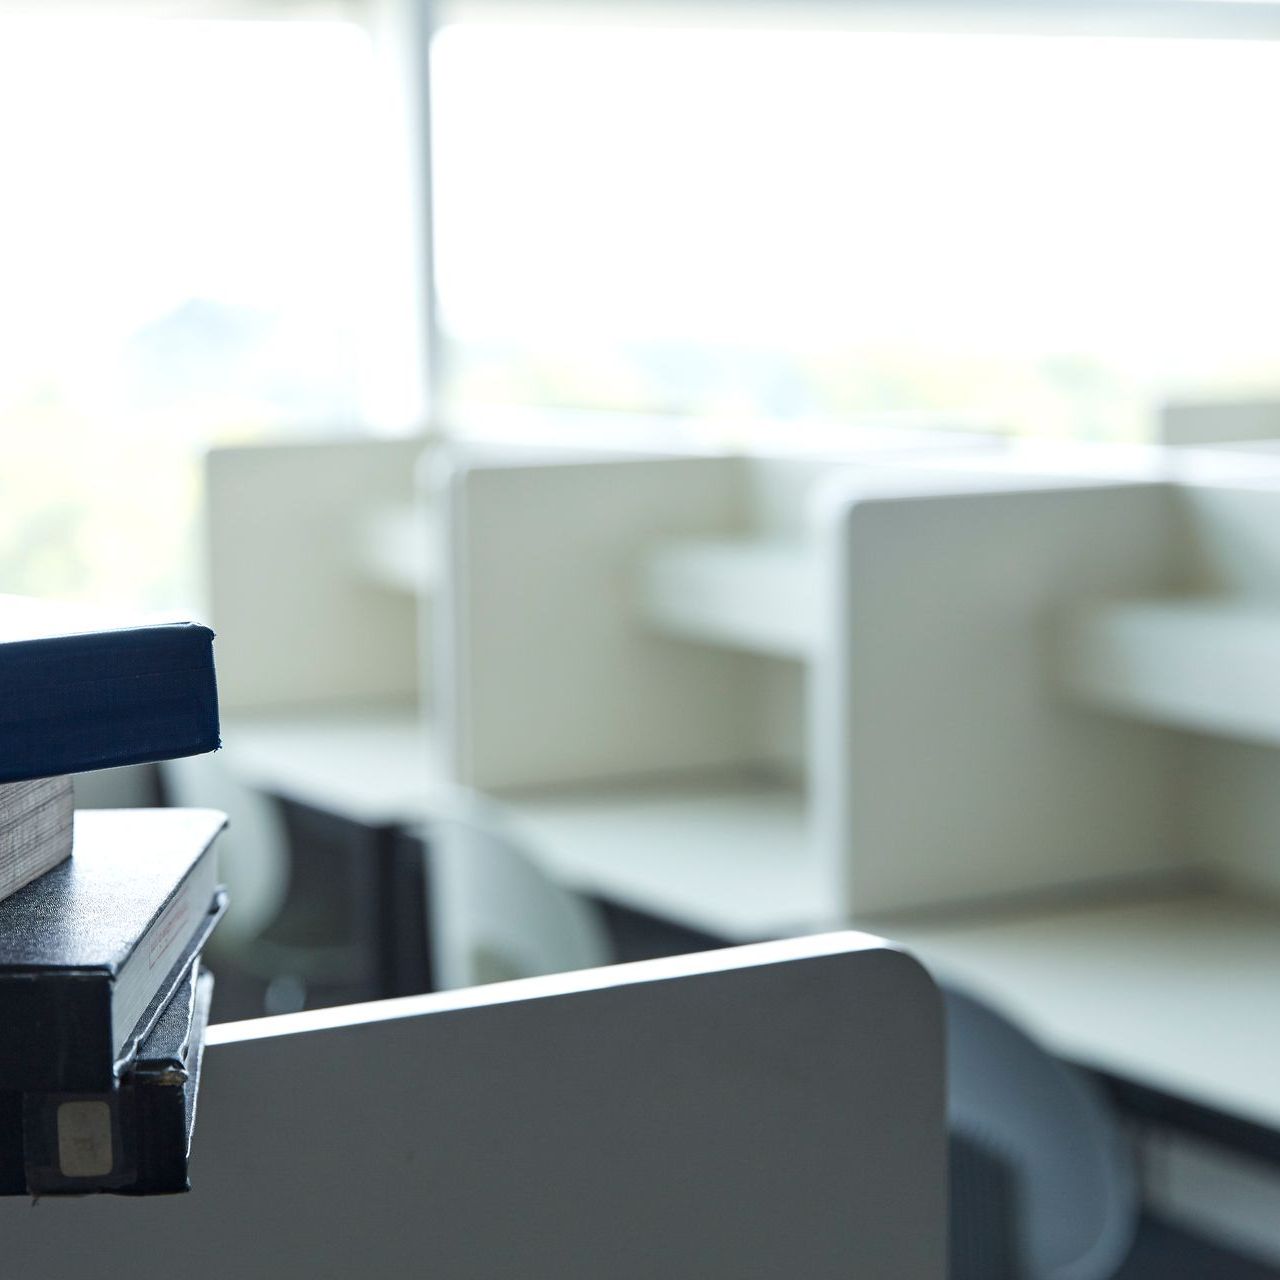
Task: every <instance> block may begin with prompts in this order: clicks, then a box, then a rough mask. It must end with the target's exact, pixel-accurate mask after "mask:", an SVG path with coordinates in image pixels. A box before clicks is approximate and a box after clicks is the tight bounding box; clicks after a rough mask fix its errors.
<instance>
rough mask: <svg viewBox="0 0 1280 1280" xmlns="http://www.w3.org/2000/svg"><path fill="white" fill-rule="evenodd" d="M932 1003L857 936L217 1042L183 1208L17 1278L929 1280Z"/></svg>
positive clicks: (42, 1258)
mask: <svg viewBox="0 0 1280 1280" xmlns="http://www.w3.org/2000/svg"><path fill="white" fill-rule="evenodd" d="M942 1053H943V1038H942V1025H941V1007H940V1001H939V999H938V994H937V992H936V990H934V988H933V986H932V984H931V983H930V981H929V979H928V977H927V976H926V975H925V974H924V972H923V970H922V969H921V968H920V966H919V965H918V964H916V963H915V962H914V961H913V960H911V959H910V957H908V956H906V955H905V954H903V953H901V952H899V951H895V950H892V949H890V948H888V947H885V946H884V945H882V944H880V943H878V942H877V940H875V939H872V938H868V937H866V936H865V935H855V934H844V935H838V936H832V937H826V938H812V939H802V940H800V941H797V942H787V943H773V944H766V945H763V946H760V947H752V948H745V949H741V950H730V951H721V952H718V953H713V954H709V955H704V956H692V957H683V958H679V959H674V960H664V961H655V962H649V963H646V964H641V965H626V966H617V967H614V968H610V969H597V970H589V971H585V972H582V973H578V974H571V975H564V976H558V977H554V978H537V979H531V980H526V981H522V982H513V983H507V984H501V985H498V986H492V987H486V988H480V989H471V990H467V991H459V992H449V993H446V994H443V995H437V996H422V997H411V998H408V999H404V1000H396V1001H385V1002H382V1003H380V1004H373V1005H360V1006H353V1007H350V1008H346V1009H334V1010H322V1011H318V1012H314V1013H303V1014H294V1015H289V1016H286V1017H282V1018H266V1019H260V1020H257V1021H255V1022H248V1023H238V1024H229V1025H225V1026H220V1027H217V1026H215V1027H212V1028H210V1031H209V1039H208V1048H207V1051H206V1054H205V1060H204V1068H203V1079H202V1083H201V1092H200V1099H199V1107H198V1112H197V1119H196V1126H195V1140H194V1148H193V1154H192V1159H191V1176H192V1183H193V1187H192V1190H191V1192H190V1193H189V1194H188V1195H185V1196H164V1197H156V1198H152V1199H147V1200H141V1201H139V1200H126V1199H120V1198H116V1197H110V1196H98V1197H89V1198H61V1199H53V1200H51V1199H44V1200H42V1201H41V1202H40V1203H39V1204H38V1205H33V1204H31V1203H30V1202H29V1201H27V1200H25V1199H11V1200H9V1201H7V1202H5V1203H3V1204H2V1205H0V1232H2V1233H3V1237H4V1256H5V1265H6V1267H7V1268H8V1270H6V1274H7V1275H14V1276H18V1275H30V1276H36V1275H40V1276H49V1277H70V1276H93V1277H98V1276H103V1277H106V1276H112V1277H115V1276H130V1277H134V1278H135V1280H152V1278H159V1277H169V1276H172V1275H174V1274H175V1272H176V1273H179V1274H181V1275H183V1276H186V1277H190V1280H223V1278H224V1277H227V1276H236V1277H267V1276H270V1277H273V1280H293V1278H297V1280H302V1278H303V1277H305V1278H306V1280H328V1278H330V1277H333V1278H335V1280H336V1278H337V1277H342V1278H343V1280H346V1278H347V1277H350V1276H359V1275H367V1276H375V1277H393V1276H395V1277H399V1276H411V1275H424V1276H440V1277H442V1280H495V1277H502V1276H520V1277H524V1278H525V1280H600V1278H601V1277H605V1276H608V1277H610V1278H611V1280H642V1278H644V1280H647V1278H648V1277H652V1276H663V1277H666V1278H667V1280H708V1277H711V1276H732V1277H734V1280H791V1277H796V1276H803V1277H805V1278H806V1280H827V1278H828V1277H829V1278H830V1280H845V1278H846V1277H849V1276H853V1275H860V1276H866V1277H874V1278H875V1280H942V1277H943V1275H944V1273H945V1269H946V1132H945V1124H946V1121H945V1097H944V1085H943V1063H942Z"/></svg>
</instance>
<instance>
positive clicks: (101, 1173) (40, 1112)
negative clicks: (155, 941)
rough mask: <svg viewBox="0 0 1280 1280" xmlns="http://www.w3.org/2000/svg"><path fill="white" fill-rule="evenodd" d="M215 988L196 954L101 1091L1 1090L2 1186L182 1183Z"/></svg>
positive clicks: (158, 1189)
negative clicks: (125, 1063) (125, 1064)
mask: <svg viewBox="0 0 1280 1280" xmlns="http://www.w3.org/2000/svg"><path fill="white" fill-rule="evenodd" d="M212 994H213V977H212V975H211V974H209V973H207V972H206V971H204V970H202V969H201V967H200V960H199V957H198V956H197V957H196V958H195V959H194V960H193V961H192V962H191V963H190V964H189V965H188V966H187V968H186V969H185V971H184V973H183V976H182V981H181V982H180V983H179V984H178V987H177V989H176V990H175V991H174V993H173V995H172V997H171V998H170V1000H169V1003H168V1004H167V1005H166V1006H165V1008H164V1009H163V1010H162V1012H161V1014H160V1017H159V1019H158V1020H157V1021H156V1024H155V1026H154V1027H153V1028H152V1029H151V1032H150V1034H149V1035H148V1036H147V1038H146V1039H145V1040H144V1041H143V1042H142V1044H141V1045H140V1046H139V1048H138V1053H137V1056H136V1057H135V1059H134V1060H133V1062H132V1063H131V1064H130V1066H129V1068H128V1070H127V1071H125V1072H124V1074H123V1075H122V1076H121V1077H120V1079H119V1082H118V1083H117V1084H116V1086H115V1087H114V1088H113V1089H111V1090H109V1091H108V1092H105V1093H25V1094H21V1093H6V1094H0V1194H5V1195H28V1194H30V1195H84V1194H86V1193H88V1192H110V1193H112V1194H115V1195H164V1194H169V1193H172V1192H179V1191H186V1190H188V1189H189V1188H190V1185H191V1184H190V1179H189V1177H188V1173H187V1162H188V1159H189V1157H190V1154H191V1139H192V1133H193V1131H194V1127H195V1116H196V1099H197V1095H198V1091H199V1085H200V1064H201V1058H202V1055H203V1052H204V1033H205V1027H206V1026H207V1024H208V1021H209V1002H210V999H211V998H212Z"/></svg>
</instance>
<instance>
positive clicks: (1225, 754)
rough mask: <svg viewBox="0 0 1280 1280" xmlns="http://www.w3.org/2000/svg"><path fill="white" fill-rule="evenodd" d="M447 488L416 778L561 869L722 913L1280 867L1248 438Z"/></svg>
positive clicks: (1261, 873)
mask: <svg viewBox="0 0 1280 1280" xmlns="http://www.w3.org/2000/svg"><path fill="white" fill-rule="evenodd" d="M441 510H442V512H443V514H444V516H445V519H446V522H447V531H446V534H445V541H446V544H447V545H448V546H449V547H450V552H449V555H450V557H451V560H450V570H449V572H448V574H447V575H445V576H446V580H447V584H448V585H446V587H445V597H446V602H447V603H446V606H445V607H444V608H443V609H442V610H441V615H440V617H441V621H442V624H443V626H442V634H443V636H444V643H443V647H442V651H444V652H448V653H449V654H450V655H451V665H450V671H451V681H450V685H449V690H448V694H447V697H446V700H445V714H444V716H443V719H442V732H443V739H444V745H443V752H444V761H445V766H444V767H445V768H446V770H447V771H448V772H449V774H450V776H452V777H453V778H455V779H457V780H458V781H461V782H464V783H466V784H468V785H471V786H475V787H477V788H479V789H481V790H485V791H489V792H493V793H497V794H499V795H502V796H505V797H507V798H509V799H511V800H512V801H513V803H516V804H517V805H518V807H519V808H520V809H521V810H522V811H523V812H524V813H525V814H526V815H527V816H528V817H529V818H530V820H531V822H532V824H533V829H535V830H536V831H537V833H538V834H539V835H540V836H541V838H542V840H543V844H544V846H545V849H546V853H547V856H548V858H549V860H550V861H551V862H552V864H553V866H554V867H555V869H557V870H559V871H560V872H561V873H562V874H565V875H566V876H567V877H568V878H569V879H571V880H572V881H574V882H575V883H577V884H579V885H580V886H582V887H584V888H589V889H592V890H595V891H597V892H603V893H605V894H607V895H609V896H619V895H621V896H622V897H623V898H624V900H626V901H628V902H629V903H630V905H635V906H642V907H647V908H648V909H652V910H655V911H658V912H659V913H661V914H667V915H672V916H674V918H676V919H679V920H682V921H684V922H685V923H690V924H695V925H698V926H700V927H703V928H707V929H709V930H710V931H712V932H715V931H717V930H723V931H725V932H727V934H728V936H731V937H744V936H750V935H751V931H752V930H758V931H760V932H776V931H778V930H782V929H785V928H787V927H799V926H804V925H814V924H820V923H823V922H825V921H830V920H832V919H848V918H860V917H868V916H871V917H875V916H878V915H883V914H885V913H901V912H904V911H907V912H910V911H914V910H919V909H921V908H935V907H943V906H952V907H955V906H973V905H982V904H984V903H990V902H993V901H999V900H1010V901H1017V900H1022V899H1027V898H1028V897H1031V898H1034V897H1035V896H1037V895H1043V894H1049V895H1053V894H1054V893H1070V894H1078V893H1080V892H1082V891H1090V890H1091V891H1094V892H1097V891H1103V890H1107V889H1111V888H1129V889H1132V888H1134V887H1135V886H1136V887H1138V888H1141V887H1142V886H1144V885H1146V886H1148V887H1150V886H1156V885H1158V884H1165V885H1168V884H1172V883H1175V882H1180V881H1185V880H1186V879H1187V877H1188V875H1190V874H1193V873H1196V872H1202V871H1205V870H1209V871H1213V872H1217V873H1221V874H1227V873H1230V874H1233V875H1242V876H1248V877H1252V879H1253V880H1254V881H1255V882H1257V883H1267V884H1271V883H1280V873H1277V872H1275V871H1273V870H1272V863H1273V862H1274V859H1271V858H1270V857H1269V855H1268V848H1269V846H1268V840H1269V833H1271V832H1272V831H1274V830H1276V829H1277V828H1276V827H1275V825H1274V824H1275V820H1276V819H1280V805H1277V804H1276V803H1275V802H1274V801H1273V800H1272V798H1271V797H1272V796H1273V795H1274V794H1275V793H1276V792H1277V791H1278V790H1280V788H1275V787H1274V786H1273V785H1272V784H1273V782H1275V781H1277V780H1278V779H1277V777H1276V776H1274V775H1273V768H1272V767H1273V765H1274V757H1272V756H1271V755H1270V754H1268V751H1267V749H1266V748H1257V747H1256V745H1255V747H1253V748H1250V747H1249V746H1247V745H1242V743H1249V742H1253V743H1255V744H1256V743H1257V742H1258V741H1264V742H1270V741H1273V740H1274V741H1280V736H1278V737H1275V738H1274V739H1273V738H1271V737H1269V736H1268V735H1272V734H1273V732H1274V724H1275V723H1276V722H1277V714H1276V711H1275V708H1274V707H1273V701H1274V695H1273V693H1272V692H1271V690H1272V682H1271V681H1270V680H1269V678H1268V676H1267V666H1268V663H1269V662H1271V661H1272V657H1271V655H1272V654H1273V653H1274V652H1275V651H1276V650H1275V645H1274V644H1273V641H1275V640H1277V627H1276V626H1275V625H1273V623H1272V620H1271V619H1272V616H1273V615H1272V613H1271V604H1270V600H1271V599H1272V598H1273V597H1275V598H1280V467H1278V466H1277V465H1276V463H1275V462H1273V461H1269V460H1267V459H1266V458H1264V457H1263V456H1262V455H1258V456H1256V457H1252V456H1250V457H1246V456H1244V455H1243V454H1238V455H1235V456H1227V457H1226V458H1218V457H1215V456H1213V455H1203V456H1198V455H1194V454H1191V453H1187V452H1180V453H1178V454H1176V456H1175V455H1173V454H1169V453H1166V452H1164V451H1161V450H1159V449H1154V450H1152V449H1148V450H1131V451H1106V450H1101V449H1092V450H1091V449H1079V448H1077V449H1071V450H1065V451H1064V450H1057V451H1047V452H1037V451H1034V450H1033V451H1029V452H1028V453H1025V454H1016V453H1014V454H1006V455H1003V456H1001V457H999V458H996V457H994V456H993V457H990V458H983V457H976V458H975V457H974V456H967V457H961V458H955V459H950V460H948V459H945V458H942V457H931V458H924V457H921V458H917V459H903V458H898V459H894V460H892V461H886V460H880V461H879V462H871V461H867V460H864V461H863V462H862V463H860V464H858V463H847V464H846V465H844V466H842V467H840V468H832V467H831V466H829V465H828V466H826V467H818V466H814V465H812V464H809V465H805V464H798V463H796V462H795V461H794V460H782V459H763V458H753V459H742V458H736V459H666V460H659V461H644V462H637V461H614V462H607V463H600V462H597V463H591V464H575V465H569V466H548V467H541V468H538V469H536V470H531V469H528V468H503V467H485V468H463V469H461V470H459V471H457V472H456V473H455V474H454V475H453V477H452V479H451V481H450V482H449V485H448V488H447V492H446V494H445V496H444V500H443V502H442V503H441ZM1224 655H1225V656H1224ZM1246 672H1247V674H1246ZM1233 690H1234V692H1233ZM1206 735H1211V736H1206ZM1259 750H1262V752H1263V754H1261V755H1259V754H1257V752H1258V751H1259Z"/></svg>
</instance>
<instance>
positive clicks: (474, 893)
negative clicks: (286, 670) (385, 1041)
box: [427, 803, 1138, 1280]
mask: <svg viewBox="0 0 1280 1280" xmlns="http://www.w3.org/2000/svg"><path fill="white" fill-rule="evenodd" d="M427 835H428V838H427V846H428V859H429V863H428V871H429V883H430V885H431V891H430V893H429V895H428V897H429V900H430V902H431V907H430V930H431V938H432V944H433V951H434V964H435V973H436V980H437V984H438V985H439V986H440V987H458V986H470V985H474V984H477V983H483V982H492V981H502V980H506V979H511V978H527V977H535V976H538V975H540V974H547V973H556V972H564V971H567V970H570V969H580V968H587V967H594V966H596V965H603V964H608V963H609V962H610V959H611V947H610V944H609V940H608V936H607V934H606V932H605V928H604V924H603V921H602V919H601V916H600V913H599V912H598V911H597V909H596V908H595V907H594V906H593V904H592V903H590V902H589V901H588V900H586V899H585V898H582V897H581V896H579V895H577V894H574V893H572V892H571V891H569V890H568V889H565V888H563V887H562V886H561V885H559V884H558V883H557V882H555V881H554V880H553V879H552V878H551V877H550V876H548V875H546V874H545V873H544V872H543V871H542V870H541V869H540V867H539V866H538V864H537V861H536V856H534V854H533V851H532V850H531V848H530V846H529V844H528V843H527V842H526V841H524V840H522V838H521V836H520V834H519V833H518V832H517V831H516V830H514V829H513V828H512V827H511V826H510V825H509V823H508V822H507V820H506V819H505V818H504V816H503V815H502V813H501V811H500V810H498V809H497V808H496V806H491V805H486V804H483V803H476V804H474V805H472V806H470V807H467V806H466V805H465V804H464V805H462V806H461V807H460V808H459V809H458V810H457V811H455V812H453V813H450V814H445V815H441V817H440V818H439V819H438V820H437V821H435V822H433V823H432V825H431V828H430V830H429V831H428V833H427ZM943 995H944V999H945V1003H946V1011H947V1052H948V1097H947V1101H948V1122H949V1126H950V1131H951V1142H950V1145H951V1263H950V1272H949V1274H950V1277H951V1280H1110V1277H1112V1276H1114V1275H1115V1273H1116V1271H1117V1269H1118V1268H1119V1267H1120V1265H1121V1264H1122V1262H1123V1260H1124V1258H1125V1256H1126V1255H1127V1254H1128V1252H1129V1249H1130V1247H1131V1244H1132V1241H1133V1235H1134V1231H1135V1228H1136V1222H1137V1213H1138V1208H1137V1199H1138V1197H1137V1189H1136V1181H1135V1177H1134V1173H1133V1166H1132V1161H1131V1158H1130V1154H1129V1152H1128V1151H1127V1150H1126V1149H1125V1147H1124V1144H1123V1143H1122V1141H1121V1138H1120V1134H1119V1131H1118V1128H1117V1125H1116V1122H1115V1120H1114V1118H1113V1117H1112V1116H1111V1114H1110V1113H1109V1111H1108V1110H1107V1108H1106V1106H1105V1105H1104V1103H1103V1101H1102V1099H1101V1097H1100V1096H1099V1095H1098V1094H1097V1093H1096V1092H1095V1091H1094V1090H1093V1089H1091V1088H1090V1087H1089V1085H1088V1083H1087V1081H1086V1080H1085V1079H1084V1077H1083V1076H1081V1075H1080V1074H1079V1073H1077V1072H1076V1071H1074V1070H1073V1069H1071V1068H1070V1067H1068V1066H1066V1065H1065V1064H1063V1063H1062V1062H1060V1061H1059V1060H1058V1059H1056V1058H1054V1057H1053V1056H1052V1055H1050V1054H1049V1053H1047V1052H1046V1051H1045V1050H1044V1049H1042V1048H1041V1047H1040V1046H1039V1045H1037V1044H1036V1043H1035V1042H1034V1041H1032V1040H1031V1039H1030V1038H1029V1037H1027V1036H1026V1035H1024V1034H1023V1033H1022V1032H1021V1031H1019V1030H1018V1029H1017V1028H1016V1027H1015V1026H1014V1025H1013V1024H1012V1023H1010V1022H1009V1021H1007V1020H1006V1019H1005V1018H1003V1017H1001V1016H1000V1015H999V1014H998V1013H996V1012H995V1011H994V1010H992V1009H990V1008H988V1007H987V1006H985V1005H983V1004H982V1003H980V1002H979V1001H977V1000H975V999H973V998H972V997H970V996H967V995H965V994H962V993H961V992H958V991H952V990H947V989H945V988H944V991H943Z"/></svg>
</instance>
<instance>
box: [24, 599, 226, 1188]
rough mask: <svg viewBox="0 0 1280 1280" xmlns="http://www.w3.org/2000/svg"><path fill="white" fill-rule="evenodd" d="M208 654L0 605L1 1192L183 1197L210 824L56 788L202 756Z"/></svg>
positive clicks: (159, 634)
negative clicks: (101, 802)
mask: <svg viewBox="0 0 1280 1280" xmlns="http://www.w3.org/2000/svg"><path fill="white" fill-rule="evenodd" d="M212 641H213V636H212V633H211V632H210V631H209V630H208V629H207V628H204V627H200V626H196V625H193V624H191V623H165V624H158V625H144V626H138V625H128V624H127V623H117V622H116V621H115V620H111V621H109V622H104V621H103V620H102V619H100V618H95V617H84V616H83V615H81V614H80V613H79V612H78V611H71V610H68V609H66V608H64V607H60V606H54V605H51V604H49V603H48V602H42V601H31V600H26V599H21V598H17V597H5V596H0V1194H5V1195H25V1194H39V1195H47V1194H66V1193H74V1194H82V1193H84V1192H86V1191H111V1192H116V1193H121V1194H156V1193H160V1192H169V1191H185V1190H186V1189H187V1188H188V1186H189V1183H188V1179H187V1158H188V1155H189V1153H190V1144H191V1136H192V1128H193V1124H194V1119H195V1100H196V1090H197V1086H198V1083H199V1070H200V1056H201V1050H202V1048H203V1043H204V1028H205V1024H206V1022H207V1018H208V1008H209V999H210V995H211V991H212V978H211V976H210V975H208V974H207V973H205V972H204V971H203V970H202V969H201V967H200V954H201V951H202V950H203V948H204V945H205V942H206V941H207V939H208V937H209V934H210V933H211V932H212V930H213V927H214V926H215V925H216V924H217V922H218V920H219V918H220V917H221V915H222V913H223V912H224V910H225V909H226V895H225V893H224V892H223V890H222V889H221V887H220V886H219V884H218V877H217V866H216V861H215V857H214V852H213V845H214V839H215V837H216V836H217V834H218V832H219V831H220V830H221V829H222V827H223V825H224V823H225V819H224V817H223V815H222V814H219V813H214V812H211V811H207V810H191V809H187V810H183V809H145V810H144V809H135V810H125V809H120V810H103V811H98V812H92V811H83V810H82V811H79V812H77V811H75V807H74V800H73V787H72V780H71V775H72V774H75V773H80V772H85V771H87V770H92V769H106V768H113V767H116V766H121V765H129V764H140V763H145V762H151V761H156V760H162V759H169V758H174V757H178V756H186V755H196V754H199V753H200V752H204V751H211V750H213V749H214V748H215V747H217V745H218V704H217V692H216V685H215V680H214V668H213V646H212Z"/></svg>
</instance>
